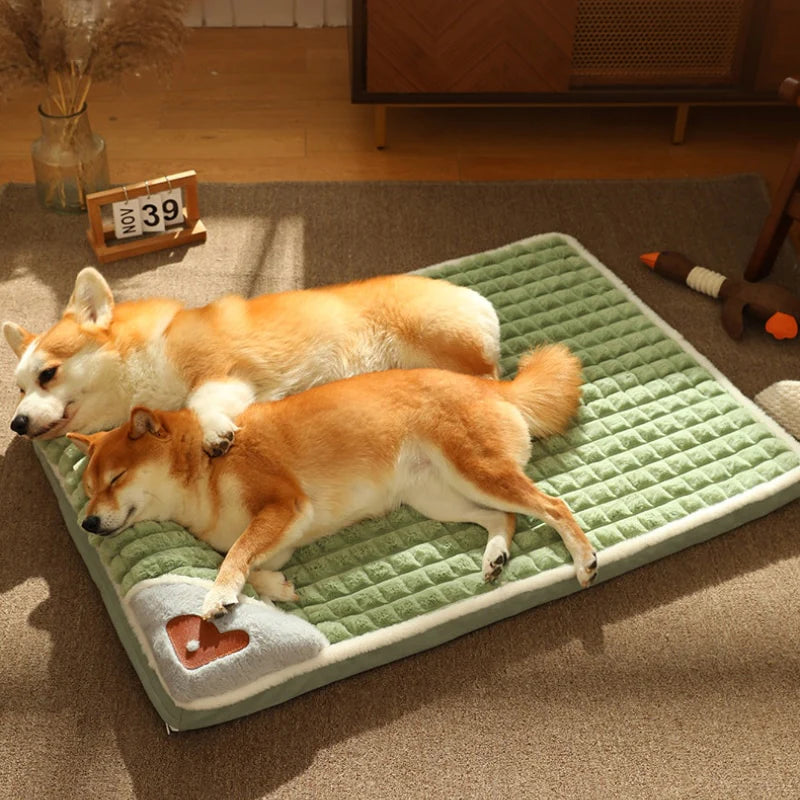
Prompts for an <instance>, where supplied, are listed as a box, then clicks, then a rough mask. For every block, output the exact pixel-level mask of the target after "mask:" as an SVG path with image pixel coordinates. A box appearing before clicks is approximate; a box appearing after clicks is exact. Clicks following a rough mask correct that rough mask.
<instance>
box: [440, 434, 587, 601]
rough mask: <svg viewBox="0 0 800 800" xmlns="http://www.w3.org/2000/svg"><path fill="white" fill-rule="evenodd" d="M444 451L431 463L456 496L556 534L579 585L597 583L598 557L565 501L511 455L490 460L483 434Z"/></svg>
mask: <svg viewBox="0 0 800 800" xmlns="http://www.w3.org/2000/svg"><path fill="white" fill-rule="evenodd" d="M477 430H478V428H477V427H476V430H473V431H470V433H472V434H476V431H477ZM443 445H444V446H443V448H442V450H441V451H440V450H439V449H438V448H435V449H434V450H433V451H432V452H431V458H432V460H433V461H434V463H435V464H436V465H437V467H439V469H440V471H441V475H442V477H443V478H444V479H445V480H446V481H447V482H448V483H449V484H450V485H451V486H452V487H453V488H454V489H455V490H456V491H458V492H460V493H463V494H464V495H466V497H468V498H469V499H470V500H472V501H473V502H474V503H476V504H478V505H480V506H483V507H486V508H491V509H497V510H499V511H504V512H507V513H515V514H528V515H530V516H534V517H537V518H538V519H541V520H542V521H543V522H545V523H547V524H548V525H550V526H551V527H552V528H555V530H556V531H557V532H558V534H559V535H560V536H561V539H562V541H563V542H564V545H565V547H566V548H567V550H568V551H569V554H570V555H571V556H572V560H573V562H574V563H575V572H576V577H577V578H578V583H580V585H581V586H583V587H586V586H589V585H590V584H591V583H593V582H594V580H595V578H596V577H597V553H596V552H595V550H594V547H593V546H592V543H591V542H590V541H589V539H588V538H587V537H586V534H585V533H584V532H583V531H582V530H581V527H580V525H578V523H577V521H576V520H575V518H574V517H573V516H572V512H571V511H570V510H569V508H568V507H567V504H566V503H565V502H564V501H563V500H560V499H558V498H556V497H551V496H550V495H548V494H545V493H544V492H543V491H541V490H540V489H539V488H538V487H537V486H536V484H535V483H534V482H533V481H532V480H531V479H530V478H528V476H527V475H526V474H525V473H524V472H523V471H522V469H521V467H520V466H519V464H518V463H517V461H515V460H514V458H513V457H512V456H511V455H510V454H508V455H506V454H504V453H502V452H501V451H499V450H498V449H497V448H496V447H495V448H493V449H494V452H492V453H491V456H490V457H487V455H486V453H487V442H484V441H481V436H480V434H477V435H474V436H473V438H471V439H470V438H468V437H467V436H466V434H465V436H464V437H463V438H461V437H459V441H458V442H443ZM488 449H489V451H491V449H492V448H488Z"/></svg>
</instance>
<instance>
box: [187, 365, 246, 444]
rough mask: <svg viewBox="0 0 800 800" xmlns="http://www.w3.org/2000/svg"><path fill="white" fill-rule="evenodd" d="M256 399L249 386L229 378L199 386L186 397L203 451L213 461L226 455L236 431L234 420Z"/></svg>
mask: <svg viewBox="0 0 800 800" xmlns="http://www.w3.org/2000/svg"><path fill="white" fill-rule="evenodd" d="M254 397H255V393H254V391H253V387H252V386H250V384H249V383H245V382H244V381H240V380H237V379H235V378H230V379H227V380H219V381H206V382H205V383H201V384H200V385H199V386H198V387H197V388H196V389H195V390H194V391H193V392H192V393H191V394H190V395H189V397H188V399H187V401H186V405H187V406H188V407H189V408H191V409H192V410H193V411H194V412H195V414H197V418H198V419H199V421H200V425H201V426H202V428H203V450H205V451H206V453H208V455H210V456H211V457H212V458H213V457H214V456H221V455H223V454H224V453H226V452H227V451H228V448H229V447H230V446H231V444H232V443H233V437H234V434H235V433H236V431H237V430H239V429H238V428H237V426H236V423H235V422H234V419H235V418H236V417H238V416H239V414H241V413H242V412H243V411H244V410H245V409H246V408H247V406H249V405H250V404H251V403H252V402H253V399H254Z"/></svg>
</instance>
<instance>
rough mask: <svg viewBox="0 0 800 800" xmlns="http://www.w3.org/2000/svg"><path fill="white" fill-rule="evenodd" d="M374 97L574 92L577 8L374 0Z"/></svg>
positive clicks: (556, 3) (471, 0) (370, 41)
mask: <svg viewBox="0 0 800 800" xmlns="http://www.w3.org/2000/svg"><path fill="white" fill-rule="evenodd" d="M366 2H367V90H368V91H371V92H421V93H425V92H427V93H435V92H458V93H469V92H498V91H502V92H542V91H566V90H567V88H568V87H569V74H570V61H571V57H572V39H573V29H574V26H575V19H576V14H577V0H514V1H513V2H505V3H503V4H498V3H497V2H496V0H465V1H464V2H460V3H453V2H452V0H434V1H433V2H431V0H403V2H399V0H366Z"/></svg>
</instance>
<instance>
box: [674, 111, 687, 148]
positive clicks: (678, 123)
mask: <svg viewBox="0 0 800 800" xmlns="http://www.w3.org/2000/svg"><path fill="white" fill-rule="evenodd" d="M688 121H689V104H688V103H681V104H680V105H679V106H678V107H677V108H676V109H675V127H674V128H673V129H672V144H683V140H684V139H685V138H686V123H687V122H688Z"/></svg>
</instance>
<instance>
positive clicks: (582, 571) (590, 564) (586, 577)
mask: <svg viewBox="0 0 800 800" xmlns="http://www.w3.org/2000/svg"><path fill="white" fill-rule="evenodd" d="M575 574H576V577H577V578H578V583H579V584H580V585H581V586H582V587H583V588H584V589H585V588H586V587H587V586H591V585H592V584H593V583H594V582H595V580H596V579H597V553H595V551H594V550H592V553H591V555H590V556H589V558H588V559H587V560H586V561H585V563H583V564H576V566H575Z"/></svg>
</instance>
